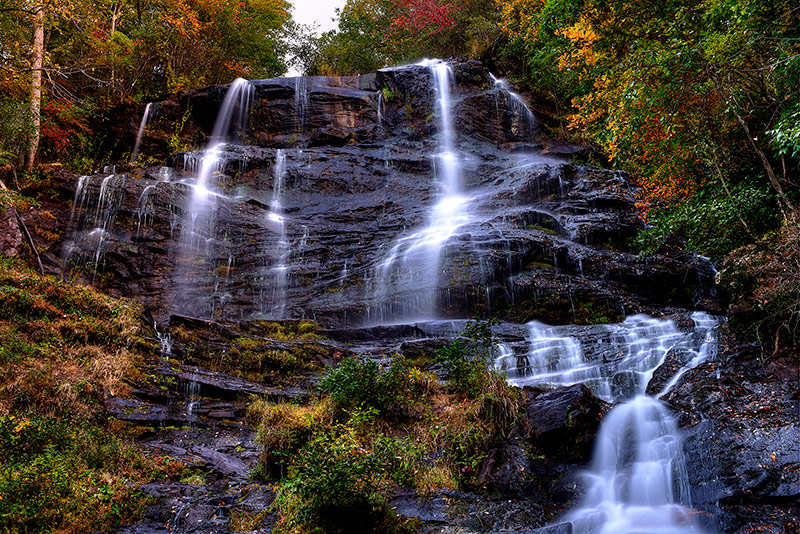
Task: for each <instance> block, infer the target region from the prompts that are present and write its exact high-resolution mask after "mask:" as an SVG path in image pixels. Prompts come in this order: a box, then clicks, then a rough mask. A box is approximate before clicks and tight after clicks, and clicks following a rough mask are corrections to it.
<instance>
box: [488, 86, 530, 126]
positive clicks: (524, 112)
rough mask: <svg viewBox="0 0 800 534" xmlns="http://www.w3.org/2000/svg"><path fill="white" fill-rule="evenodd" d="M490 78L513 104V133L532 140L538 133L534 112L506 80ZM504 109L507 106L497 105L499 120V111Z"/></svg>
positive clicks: (511, 107)
mask: <svg viewBox="0 0 800 534" xmlns="http://www.w3.org/2000/svg"><path fill="white" fill-rule="evenodd" d="M489 77H490V78H491V79H492V81H493V82H494V85H495V87H498V88H499V89H501V90H502V91H503V93H505V95H507V100H508V103H509V104H511V106H510V109H511V112H512V113H513V115H514V116H513V118H512V124H511V125H510V127H511V128H510V129H511V132H512V133H514V134H515V135H518V136H519V137H521V138H523V139H526V140H530V139H531V138H532V137H533V135H534V134H535V133H536V117H534V115H533V112H532V111H531V110H530V108H529V107H528V105H527V104H526V103H525V99H523V98H522V97H521V96H520V95H519V94H517V93H515V92H514V91H512V90H511V87H510V86H509V84H508V82H507V81H506V80H504V79H502V78H495V77H494V75H493V74H491V73H490V74H489ZM504 108H505V106H502V107H501V106H500V102H498V103H497V109H498V118H500V113H499V110H500V109H504Z"/></svg>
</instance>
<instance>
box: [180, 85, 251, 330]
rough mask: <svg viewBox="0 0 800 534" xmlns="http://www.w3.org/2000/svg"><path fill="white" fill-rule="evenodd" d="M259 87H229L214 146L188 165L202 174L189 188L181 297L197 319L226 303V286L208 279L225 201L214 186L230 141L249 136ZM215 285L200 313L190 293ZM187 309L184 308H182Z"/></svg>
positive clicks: (188, 159) (211, 143)
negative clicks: (219, 220) (255, 97)
mask: <svg viewBox="0 0 800 534" xmlns="http://www.w3.org/2000/svg"><path fill="white" fill-rule="evenodd" d="M254 94H255V89H254V87H253V85H252V84H251V83H250V82H249V81H247V80H244V79H242V78H237V79H236V80H234V81H233V83H231V85H230V87H229V88H228V91H227V93H226V94H225V98H224V99H223V101H222V105H221V106H220V110H219V113H218V114H217V119H216V122H215V123H214V129H213V131H212V133H211V136H210V138H209V143H208V146H207V147H206V149H205V150H203V151H202V152H200V153H199V154H191V155H188V156H187V157H186V158H185V165H186V166H188V167H189V168H190V169H191V170H193V171H196V178H195V181H194V183H191V184H188V185H189V187H190V189H191V193H190V194H189V195H188V196H187V199H186V204H185V207H184V211H183V219H182V225H181V237H180V240H181V251H180V253H179V260H178V264H179V270H178V273H177V277H178V280H180V282H179V285H183V286H184V287H183V288H182V290H179V295H178V297H179V298H183V299H185V304H184V306H182V307H184V308H185V307H187V306H188V307H189V308H190V309H188V310H183V311H189V312H192V313H194V314H197V315H204V314H208V313H213V312H214V311H215V310H216V301H220V302H221V303H222V302H224V301H225V300H226V296H225V295H224V294H223V291H224V289H225V288H224V287H222V286H220V283H219V280H215V281H214V282H212V283H209V280H208V278H212V279H216V269H214V265H213V263H214V262H213V258H214V256H215V254H214V253H215V244H216V239H217V237H218V236H217V229H216V218H217V215H216V213H217V209H218V206H217V202H218V201H219V200H221V199H222V200H224V197H223V195H221V194H220V193H219V192H217V191H216V187H215V184H214V183H213V182H214V180H213V178H214V175H215V174H216V173H219V172H223V171H224V170H225V169H226V167H227V165H228V161H229V156H228V155H227V152H226V150H227V149H228V147H229V145H227V144H226V143H227V142H228V141H229V140H234V141H235V140H238V139H241V138H242V136H243V135H244V134H245V132H246V129H247V123H248V116H249V113H250V108H251V106H252V104H253V99H254ZM209 285H210V286H211V288H212V295H211V299H212V301H211V303H210V305H209V306H208V307H207V309H206V310H201V309H198V306H199V305H198V300H197V298H196V295H194V296H193V297H194V298H192V297H190V293H191V292H192V291H193V290H197V289H198V288H202V287H207V286H209ZM179 308H181V306H179Z"/></svg>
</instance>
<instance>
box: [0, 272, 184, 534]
mask: <svg viewBox="0 0 800 534" xmlns="http://www.w3.org/2000/svg"><path fill="white" fill-rule="evenodd" d="M144 328H145V327H144V325H143V323H142V321H141V319H140V309H139V308H138V307H137V306H136V305H134V304H133V303H131V302H128V301H125V300H119V299H113V298H110V297H107V296H105V295H102V294H100V293H96V292H94V291H92V290H90V289H87V288H83V287H77V286H72V285H68V284H66V283H64V282H61V281H58V280H56V279H54V278H52V277H41V276H39V275H38V274H37V273H34V272H33V271H32V270H30V269H29V268H28V267H27V266H25V265H24V264H23V263H22V262H21V261H18V260H15V259H10V258H0V532H28V533H40V532H60V533H73V532H86V531H94V530H107V529H110V528H113V527H115V526H117V525H120V524H123V523H125V522H128V521H130V520H132V519H133V518H135V517H136V516H137V515H139V514H140V513H141V511H142V510H143V509H144V507H146V506H147V505H148V504H149V503H150V500H149V498H147V497H145V496H144V495H142V494H140V493H139V492H138V491H137V490H136V488H138V487H139V486H140V485H141V484H142V483H144V482H148V481H152V480H154V479H161V478H164V477H171V476H178V475H179V474H180V473H181V472H182V470H183V466H182V464H179V463H177V462H173V461H170V460H167V459H164V458H153V457H147V456H144V455H143V454H142V453H141V451H140V450H139V449H138V448H137V447H136V446H135V445H134V444H133V443H132V442H131V441H130V440H129V439H128V438H126V437H125V434H126V428H125V426H124V425H122V424H121V423H119V422H117V421H115V420H107V419H106V416H105V411H104V409H103V404H102V401H103V398H105V397H106V396H125V395H127V394H128V393H129V392H130V385H129V381H130V380H132V379H135V378H136V377H137V376H138V373H139V371H138V364H139V363H140V362H141V361H142V359H143V358H144V357H145V355H146V354H147V353H148V351H150V350H154V349H153V347H151V346H150V344H149V343H148V342H147V341H145V337H144V334H145V331H144Z"/></svg>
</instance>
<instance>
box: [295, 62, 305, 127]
mask: <svg viewBox="0 0 800 534" xmlns="http://www.w3.org/2000/svg"><path fill="white" fill-rule="evenodd" d="M307 109H308V85H307V79H306V78H305V77H300V76H298V77H297V78H295V79H294V120H295V130H296V132H297V133H298V134H300V135H302V134H303V133H304V132H305V129H306V116H307Z"/></svg>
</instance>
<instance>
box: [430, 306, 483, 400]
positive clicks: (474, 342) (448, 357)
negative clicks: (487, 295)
mask: <svg viewBox="0 0 800 534" xmlns="http://www.w3.org/2000/svg"><path fill="white" fill-rule="evenodd" d="M491 325H492V321H468V322H467V324H466V326H465V327H464V332H463V333H462V334H461V337H460V338H457V339H455V340H453V341H452V342H450V343H449V344H448V345H445V346H444V347H442V348H440V349H439V350H438V351H436V358H437V360H438V361H439V362H440V363H441V364H442V365H443V366H444V368H445V370H446V371H447V373H448V374H449V376H450V380H451V383H452V385H453V387H454V388H455V390H456V391H459V392H461V393H465V394H467V395H469V396H470V397H472V398H477V397H479V396H480V395H481V394H482V393H483V392H484V391H485V387H486V384H487V383H488V378H489V374H490V370H489V365H490V364H491V361H492V356H493V351H494V344H495V338H494V334H493V333H492V329H491Z"/></svg>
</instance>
